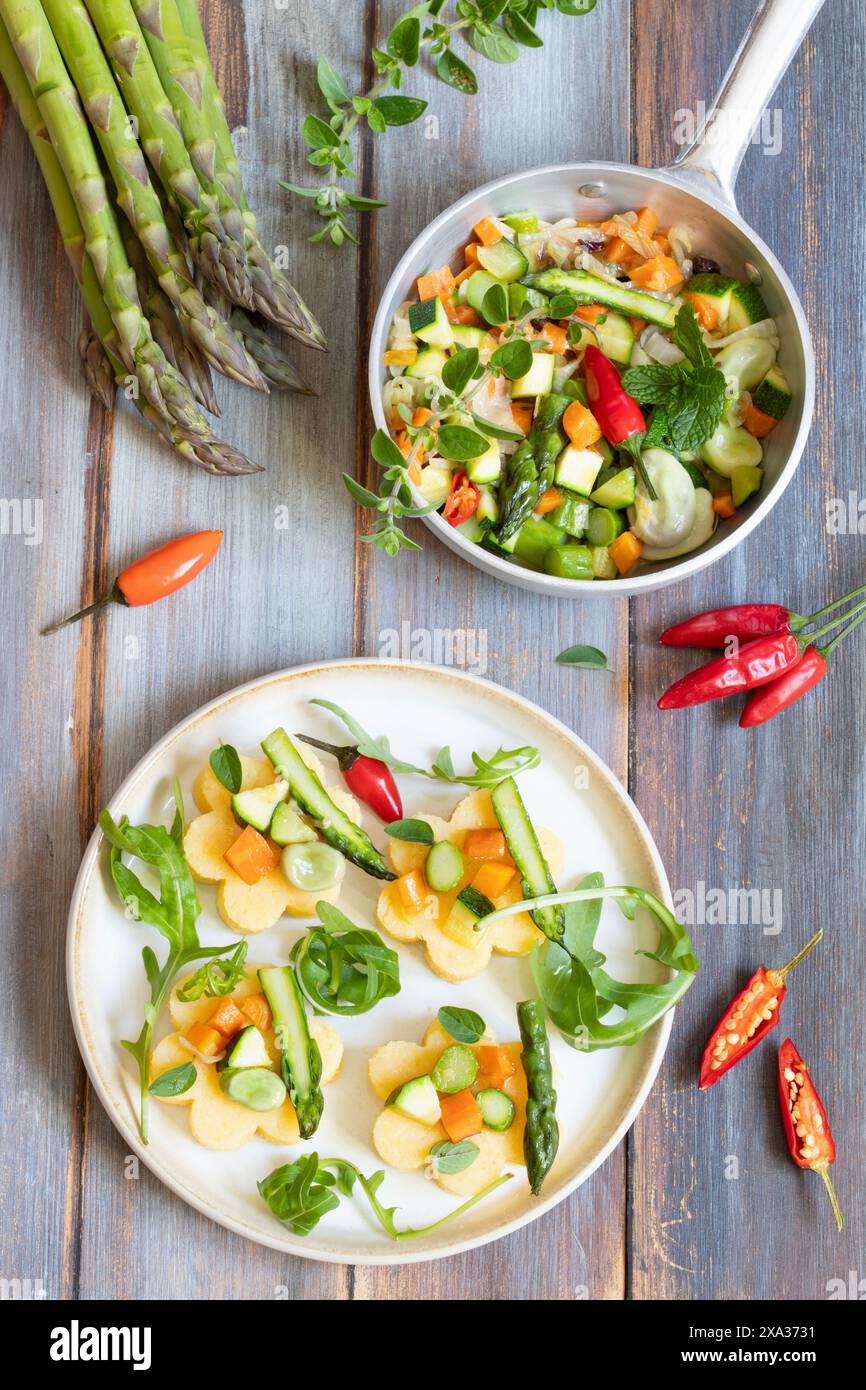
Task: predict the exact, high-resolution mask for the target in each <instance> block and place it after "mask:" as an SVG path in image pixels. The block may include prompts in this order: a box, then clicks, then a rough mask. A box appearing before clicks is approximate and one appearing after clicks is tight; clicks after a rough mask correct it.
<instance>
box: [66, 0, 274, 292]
mask: <svg viewBox="0 0 866 1390" xmlns="http://www.w3.org/2000/svg"><path fill="white" fill-rule="evenodd" d="M85 3H86V5H87V9H88V11H89V12H90V17H91V19H92V20H93V23H94V24H95V26H96V31H97V33H98V34H99V37H100V39H101V40H102V46H103V48H104V49H105V51H106V53H107V54H108V57H109V59H110V60H111V65H112V68H113V71H114V76H115V78H116V79H117V84H118V86H119V87H120V90H121V92H122V93H123V98H124V101H125V103H126V108H127V110H128V112H129V114H130V115H131V116H133V117H134V118H135V120H136V121H137V122H138V129H139V135H140V138H141V143H142V146H143V148H144V152H145V154H146V155H147V158H148V159H149V161H150V164H151V167H152V168H153V169H154V170H155V172H156V174H157V176H158V178H159V180H160V182H161V183H162V185H163V187H164V189H165V191H166V193H167V194H168V196H169V198H171V200H172V201H173V202H174V204H175V206H176V207H177V208H178V211H179V212H180V214H181V216H182V217H183V220H184V223H185V225H186V228H187V230H188V232H189V235H190V244H191V247H192V250H193V255H194V257H195V260H196V263H197V264H198V265H200V266H201V268H202V270H203V271H204V273H205V275H207V276H208V278H209V279H211V280H213V282H214V284H216V285H218V286H219V287H220V288H221V289H222V290H223V291H224V292H225V293H226V294H227V295H228V296H229V298H230V299H231V300H232V301H233V302H234V303H236V304H243V305H245V306H247V307H248V308H252V307H254V306H253V291H252V283H251V281H250V277H249V274H248V273H247V269H246V252H245V251H244V247H243V237H242V228H240V227H239V226H238V224H239V222H240V215H239V213H238V214H237V216H235V217H234V219H233V221H234V224H235V231H239V232H240V236H238V235H234V234H233V233H232V231H231V230H230V228H229V227H227V226H226V222H225V218H224V217H223V215H222V212H221V208H220V198H221V195H220V192H219V190H218V189H217V188H216V187H215V186H214V185H212V184H211V185H209V184H207V182H206V181H205V182H204V183H203V182H202V176H201V175H200V174H199V172H198V170H197V169H196V167H195V166H194V165H193V163H192V161H191V159H190V156H189V154H188V152H187V148H186V145H185V144H184V141H183V136H182V135H181V133H180V131H179V130H178V127H177V121H176V118H175V114H174V111H173V109H172V105H171V102H170V101H169V99H168V97H167V96H166V94H165V92H164V91H163V88H162V83H161V82H160V80H159V75H158V73H157V71H156V68H155V67H154V65H153V59H152V58H151V56H150V50H149V49H148V47H147V44H146V42H145V39H144V35H143V34H142V32H141V29H140V27H139V24H138V20H137V19H136V17H135V12H134V10H133V9H132V6H131V5H130V3H129V0H85ZM230 220H232V219H230Z"/></svg>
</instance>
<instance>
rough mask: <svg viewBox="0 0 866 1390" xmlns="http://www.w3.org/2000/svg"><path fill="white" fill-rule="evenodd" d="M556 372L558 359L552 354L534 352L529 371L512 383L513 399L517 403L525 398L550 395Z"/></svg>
mask: <svg viewBox="0 0 866 1390" xmlns="http://www.w3.org/2000/svg"><path fill="white" fill-rule="evenodd" d="M555 370H556V358H555V357H554V355H553V353H552V352H534V353H533V354H532V366H531V367H530V368H529V371H528V372H527V373H526V375H525V376H521V377H518V378H517V380H516V381H512V383H511V399H512V400H513V401H516V400H520V399H521V398H522V397H524V396H547V395H549V393H550V391H551V389H552V387H553V373H554V372H555Z"/></svg>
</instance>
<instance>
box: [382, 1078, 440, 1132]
mask: <svg viewBox="0 0 866 1390" xmlns="http://www.w3.org/2000/svg"><path fill="white" fill-rule="evenodd" d="M385 1104H386V1105H387V1106H388V1107H389V1108H390V1109H392V1110H396V1111H397V1112H398V1114H400V1115H405V1116H406V1117H407V1119H409V1120H417V1121H418V1123H419V1124H421V1125H430V1126H431V1128H432V1126H433V1125H438V1123H439V1121H440V1119H441V1117H442V1107H441V1105H440V1104H439V1097H438V1095H437V1094H436V1087H435V1086H434V1085H433V1082H432V1081H431V1080H430V1077H429V1076H415V1077H413V1078H412V1080H411V1081H407V1082H406V1084H405V1085H404V1086H400V1087H399V1088H398V1089H397V1090H396V1091H394V1092H393V1093H392V1094H391V1095H390V1096H389V1097H388V1099H387V1101H386V1102H385Z"/></svg>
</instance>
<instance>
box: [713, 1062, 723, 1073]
mask: <svg viewBox="0 0 866 1390" xmlns="http://www.w3.org/2000/svg"><path fill="white" fill-rule="evenodd" d="M721 1065H722V1064H721V1062H710V1071H718V1070H719V1067H720V1066H721Z"/></svg>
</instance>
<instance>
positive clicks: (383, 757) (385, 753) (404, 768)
mask: <svg viewBox="0 0 866 1390" xmlns="http://www.w3.org/2000/svg"><path fill="white" fill-rule="evenodd" d="M310 704H311V705H320V706H321V708H322V709H326V710H329V711H330V712H331V714H335V715H336V716H337V718H338V719H340V720H342V722H343V723H344V724H345V726H346V728H347V729H348V730H349V733H350V734H351V735H352V737H353V739H354V740H355V743H356V745H357V748H358V752H359V753H362V754H363V755H364V757H365V758H377V759H378V760H379V762H382V763H387V765H388V767H390V768H391V770H392V771H393V772H421V773H422V774H423V768H420V767H416V766H415V764H414V763H404V762H402V761H401V760H400V758H398V757H395V755H394V754H393V753H392V752H391V745H390V743H389V741H388V739H387V738H386V737H385V735H384V734H382V735H381V736H380V737H379V738H374V737H373V735H372V734H368V733H367V730H366V729H365V728H363V726H362V725H361V724H359V723H358V721H357V719H355V718H354V717H353V716H352V715H351V714H349V712H348V710H344V709H341V708H340V706H339V705H335V704H334V703H333V701H332V700H311V701H310Z"/></svg>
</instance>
